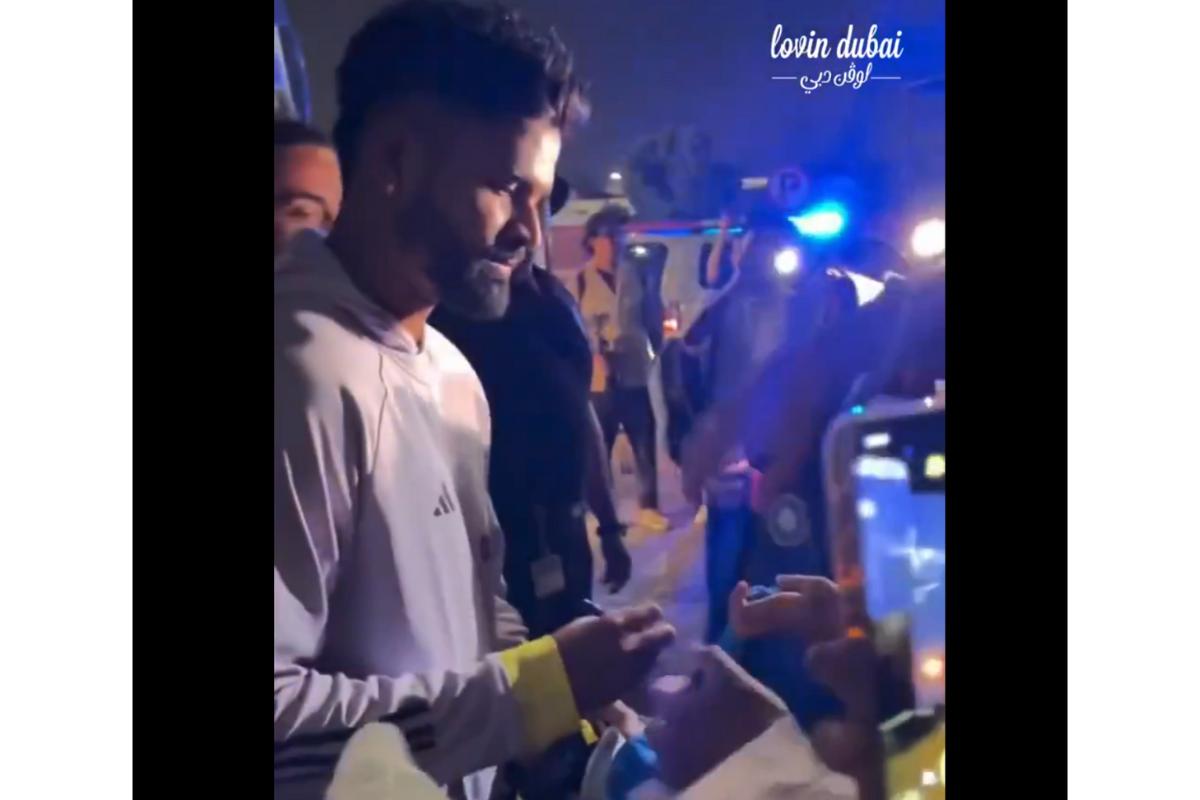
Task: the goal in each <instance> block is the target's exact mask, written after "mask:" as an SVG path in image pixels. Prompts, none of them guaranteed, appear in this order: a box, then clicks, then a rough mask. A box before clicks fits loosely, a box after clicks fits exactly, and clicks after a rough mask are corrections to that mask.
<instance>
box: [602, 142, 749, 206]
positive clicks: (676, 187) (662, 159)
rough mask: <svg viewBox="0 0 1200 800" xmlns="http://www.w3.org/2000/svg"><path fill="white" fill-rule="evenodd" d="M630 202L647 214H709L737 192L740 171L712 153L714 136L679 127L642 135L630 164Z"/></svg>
mask: <svg viewBox="0 0 1200 800" xmlns="http://www.w3.org/2000/svg"><path fill="white" fill-rule="evenodd" d="M625 171H626V179H625V185H626V187H627V191H628V194H629V201H630V202H631V203H632V204H633V207H634V208H635V209H636V210H637V215H638V216H639V217H641V218H643V219H708V218H713V217H717V216H719V215H720V214H721V213H722V212H723V211H724V210H726V209H728V208H729V206H730V205H731V204H732V203H733V202H734V200H735V199H736V197H737V192H738V187H739V180H740V175H739V174H738V171H737V170H736V169H735V168H734V167H733V166H732V165H730V164H724V163H718V162H715V161H714V160H713V157H712V139H711V137H710V136H709V135H708V134H707V133H705V132H704V131H701V130H699V129H697V128H694V127H692V126H678V127H674V128H671V129H668V130H666V131H664V132H662V133H660V134H657V135H654V136H650V137H647V138H645V139H643V140H642V141H641V142H640V143H639V144H638V145H637V147H636V148H634V151H633V153H632V154H631V155H630V157H629V160H628V163H627V165H626V167H625Z"/></svg>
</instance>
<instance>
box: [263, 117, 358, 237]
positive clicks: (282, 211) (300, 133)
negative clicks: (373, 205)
mask: <svg viewBox="0 0 1200 800" xmlns="http://www.w3.org/2000/svg"><path fill="white" fill-rule="evenodd" d="M341 205H342V173H341V170H340V169H339V168H338V159H337V153H335V152H333V145H331V144H330V143H329V140H328V139H326V138H325V135H324V134H323V133H321V132H320V131H318V130H316V129H315V128H310V127H309V126H307V125H305V124H304V123H302V122H296V121H294V120H290V119H277V120H275V255H277V256H278V255H279V253H280V252H281V251H282V250H283V247H284V245H285V244H286V243H287V241H288V239H290V238H291V237H292V236H293V235H295V233H296V232H297V231H301V230H306V229H310V228H311V229H315V230H322V231H328V230H329V229H330V227H332V226H333V221H334V220H335V219H337V215H338V209H339V208H341Z"/></svg>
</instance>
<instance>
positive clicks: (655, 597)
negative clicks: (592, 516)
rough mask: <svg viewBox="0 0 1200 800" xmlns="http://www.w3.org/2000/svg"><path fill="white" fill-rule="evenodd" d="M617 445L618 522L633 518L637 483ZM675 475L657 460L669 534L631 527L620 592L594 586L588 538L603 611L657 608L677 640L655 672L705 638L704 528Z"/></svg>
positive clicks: (661, 502) (669, 466)
mask: <svg viewBox="0 0 1200 800" xmlns="http://www.w3.org/2000/svg"><path fill="white" fill-rule="evenodd" d="M623 445H624V443H623V441H621V440H618V446H617V448H616V451H617V456H616V458H614V462H616V463H614V469H615V471H616V475H615V480H616V489H617V499H618V513H619V515H620V517H621V519H623V520H632V519H634V518H635V516H636V515H637V511H638V505H637V482H636V478H635V476H634V475H632V474H627V473H625V472H624V471H623V469H622V468H621V462H622V461H624V459H623V456H626V455H627V451H626V449H625V447H624V446H623ZM680 486H681V484H680V478H679V471H678V469H677V468H676V467H675V465H674V464H672V463H671V462H670V461H669V460H668V459H667V458H666V457H665V454H661V455H660V459H659V480H658V487H659V505H660V506H661V511H662V512H663V513H664V514H665V515H666V516H667V518H668V519H670V521H671V529H670V530H669V531H667V532H665V533H654V532H650V531H647V530H646V529H644V528H638V527H630V528H629V532H628V534H627V536H626V540H625V541H626V545H627V546H628V548H629V552H630V555H631V556H632V558H633V575H632V577H631V578H630V580H629V583H628V584H627V585H626V586H625V588H623V589H622V590H621V591H620V592H618V593H616V594H609V592H608V589H607V588H605V587H604V585H603V584H601V583H600V582H599V579H600V575H601V569H602V564H603V561H602V560H601V558H600V551H599V542H598V541H597V539H596V537H595V536H594V535H593V536H592V537H591V540H592V550H593V553H595V563H596V584H595V590H594V592H593V599H594V600H595V602H596V604H597V605H598V606H600V607H601V608H603V609H605V610H613V609H618V608H625V607H628V606H632V605H636V604H638V603H645V602H655V603H658V604H659V605H660V606H661V607H662V609H663V613H664V614H665V615H666V617H667V619H668V620H670V621H671V623H672V624H674V625H675V628H676V630H677V631H678V638H677V643H676V646H675V648H673V650H674V652H672V653H668V654H665V655H664V657H663V658H662V659H661V663H660V668H661V669H663V670H669V668H670V665H671V664H672V663H673V662H675V661H676V660H677V658H678V656H679V651H680V649H682V648H686V647H688V646H690V645H692V644H697V643H700V642H701V641H702V639H703V637H704V623H705V616H706V614H707V604H708V596H707V592H706V590H705V586H704V529H703V528H702V527H700V526H697V525H693V518H694V516H695V509H693V508H691V507H690V506H688V504H687V501H685V500H684V498H683V494H682V490H681V488H680Z"/></svg>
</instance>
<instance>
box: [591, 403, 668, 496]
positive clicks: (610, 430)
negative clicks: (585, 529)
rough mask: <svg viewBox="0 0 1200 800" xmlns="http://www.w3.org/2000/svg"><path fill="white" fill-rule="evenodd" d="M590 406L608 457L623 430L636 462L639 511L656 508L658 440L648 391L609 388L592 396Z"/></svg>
mask: <svg viewBox="0 0 1200 800" xmlns="http://www.w3.org/2000/svg"><path fill="white" fill-rule="evenodd" d="M592 406H593V407H594V408H595V409H596V416H597V417H598V418H599V419H600V428H601V429H602V430H603V431H604V444H605V446H606V448H607V453H608V454H609V456H610V457H611V455H612V449H613V444H614V443H616V441H617V433H618V432H620V430H621V428H624V429H625V435H626V436H628V437H629V442H630V444H632V445H633V456H634V460H635V461H636V462H637V473H638V487H639V490H638V502H639V503H641V506H642V508H658V456H657V450H658V446H657V442H658V440H657V437H656V435H655V428H654V407H653V406H651V405H650V390H649V389H647V388H646V387H645V386H632V387H628V386H617V385H609V387H608V390H607V391H605V392H603V393H602V394H593V395H592Z"/></svg>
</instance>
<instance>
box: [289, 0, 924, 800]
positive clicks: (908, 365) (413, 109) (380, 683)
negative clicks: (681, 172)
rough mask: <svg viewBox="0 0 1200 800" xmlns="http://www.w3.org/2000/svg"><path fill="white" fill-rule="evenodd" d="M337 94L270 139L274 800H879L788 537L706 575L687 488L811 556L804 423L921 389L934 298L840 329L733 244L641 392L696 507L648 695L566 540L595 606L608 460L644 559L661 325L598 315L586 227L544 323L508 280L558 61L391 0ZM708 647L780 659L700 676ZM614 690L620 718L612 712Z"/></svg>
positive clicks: (865, 719)
mask: <svg viewBox="0 0 1200 800" xmlns="http://www.w3.org/2000/svg"><path fill="white" fill-rule="evenodd" d="M337 90H338V91H337V93H338V101H339V109H338V119H337V123H336V125H335V127H334V131H333V136H332V139H328V138H326V137H324V136H323V135H321V134H320V133H319V132H317V131H315V130H313V129H311V128H309V127H307V126H305V125H303V124H301V123H297V122H291V121H279V120H277V121H276V124H275V266H274V270H275V413H274V417H275V439H274V442H275V444H274V455H275V458H274V461H275V512H274V513H275V522H274V526H275V548H274V550H275V595H274V596H275V672H274V698H275V717H274V720H275V727H274V730H275V764H274V766H275V794H276V797H278V798H289V799H292V798H295V799H299V798H321V797H331V798H336V799H337V800H384V799H385V798H389V799H390V798H400V797H423V796H429V797H445V796H449V797H460V798H470V799H471V800H476V799H477V798H489V797H491V798H512V797H517V796H520V797H522V798H526V800H534V799H535V798H539V797H546V798H551V797H569V796H580V797H597V798H601V797H603V798H608V797H618V796H619V797H650V796H656V797H658V796H661V797H671V796H682V797H694V798H733V797H738V798H743V797H746V798H755V797H798V798H849V797H855V796H859V797H864V798H876V797H882V796H883V789H882V786H883V776H882V759H881V757H880V749H879V748H880V744H879V740H878V734H877V729H876V723H877V719H876V712H875V709H874V706H873V696H874V694H873V693H874V689H873V677H872V675H873V673H872V664H873V661H872V659H873V653H872V652H871V646H870V643H869V642H868V641H866V640H863V639H859V638H853V637H850V636H848V635H847V633H846V631H845V626H844V625H843V624H842V622H841V618H840V610H839V603H838V596H837V589H836V587H835V586H834V584H833V583H832V582H831V581H830V580H829V566H828V559H827V557H826V556H825V554H824V553H823V551H822V549H821V546H820V541H821V538H822V537H820V536H813V537H811V540H812V546H811V547H809V548H800V549H798V550H797V549H795V548H793V549H792V550H791V551H789V553H790V554H784V553H779V552H770V551H765V550H763V549H762V548H759V549H758V550H756V551H754V552H749V551H746V550H745V549H744V545H743V544H736V545H735V546H734V547H733V548H732V549H730V548H729V547H728V546H725V545H724V544H722V543H723V542H724V541H725V540H724V539H723V537H722V532H723V531H725V530H727V529H728V525H729V515H727V514H725V513H723V512H724V509H722V508H719V507H717V506H716V505H713V504H712V503H711V498H712V497H714V496H715V495H716V494H717V492H716V491H715V490H714V488H713V481H718V482H719V481H721V480H729V478H730V476H741V477H743V478H745V481H746V485H751V484H752V485H753V486H754V487H755V491H754V493H753V498H752V502H751V503H750V505H751V506H752V510H753V512H754V514H755V516H756V517H757V518H763V517H764V516H765V515H766V514H767V513H768V512H769V509H770V507H771V504H772V503H774V502H775V501H776V499H777V498H778V497H780V496H783V495H789V494H790V495H792V496H798V497H800V498H802V499H803V500H804V501H805V503H806V507H807V508H808V509H809V510H810V512H811V516H812V518H811V521H810V524H811V526H812V529H813V530H818V529H819V526H820V525H822V524H823V523H822V511H821V508H822V500H821V497H820V495H821V491H820V480H819V460H818V459H817V453H818V452H819V447H817V442H818V440H819V437H820V435H821V432H822V431H823V430H824V427H825V426H826V425H827V424H828V421H829V420H830V419H831V418H832V416H833V415H835V414H836V413H837V412H838V411H839V410H840V409H841V408H843V407H845V405H846V403H848V402H854V401H855V399H856V398H862V397H864V396H868V395H871V394H881V393H897V394H914V393H916V395H915V396H920V394H922V393H927V387H928V386H931V385H932V381H933V380H934V379H935V378H941V377H944V370H943V364H942V361H941V359H940V355H941V353H942V352H943V347H942V344H941V343H942V341H943V340H944V332H943V331H942V330H941V328H939V327H938V326H937V324H936V323H932V324H931V322H930V321H931V320H943V319H944V313H942V309H943V307H944V306H943V305H939V303H942V304H944V283H942V282H941V280H940V278H939V277H938V276H936V275H935V276H931V277H929V278H928V279H926V280H912V281H907V282H903V283H897V284H895V285H893V284H889V286H888V289H887V290H885V292H884V293H883V295H882V297H881V298H880V300H878V301H876V303H874V304H872V306H869V307H867V308H864V309H857V308H856V306H857V304H856V303H854V302H850V301H848V300H847V298H848V297H850V298H851V300H852V298H853V294H852V290H853V285H852V284H851V285H849V290H848V289H847V284H848V281H847V279H845V278H844V277H842V276H838V275H836V274H829V273H827V272H826V270H824V269H806V270H800V271H799V274H798V276H797V278H796V280H795V281H794V282H792V283H790V284H788V285H787V287H786V288H785V290H781V289H780V282H779V280H778V275H777V274H775V273H774V272H773V271H772V270H771V269H770V268H769V265H770V263H771V258H773V256H774V254H776V253H778V252H779V250H780V249H781V248H788V247H792V246H798V243H797V240H796V238H795V236H796V234H795V231H794V229H792V227H791V226H790V225H789V224H787V222H786V220H784V219H782V218H779V217H771V216H769V215H767V216H763V217H761V218H757V219H755V220H752V221H751V224H750V229H751V234H750V236H749V237H747V239H746V242H745V243H744V245H742V246H740V249H739V250H738V253H737V257H736V261H737V264H736V277H735V278H734V280H733V281H732V282H731V284H730V286H729V287H728V288H727V289H726V290H724V292H723V293H722V294H721V296H720V297H719V298H718V300H717V301H716V302H715V303H714V304H713V305H712V306H710V308H709V309H708V310H707V311H706V312H705V313H704V315H703V316H702V317H701V318H700V319H699V320H698V321H697V322H696V323H695V325H693V326H692V328H691V329H690V332H689V334H688V336H687V338H686V339H685V340H684V341H683V342H682V343H681V344H680V345H679V347H678V348H677V352H676V357H677V358H678V360H680V361H681V362H685V363H684V368H683V369H681V370H679V373H680V374H683V373H685V372H687V371H688V370H689V369H691V370H692V371H693V372H696V373H698V374H700V375H702V376H703V380H701V381H700V386H701V388H700V389H699V390H696V388H695V387H694V386H686V387H682V388H680V387H676V388H675V389H673V390H672V389H669V390H668V394H672V395H673V396H677V397H682V398H683V399H684V401H685V404H686V405H687V414H688V415H689V424H688V426H687V427H688V430H687V432H686V433H687V435H686V437H685V439H684V442H685V445H684V446H683V448H682V451H681V455H680V460H681V461H682V466H683V475H684V479H685V489H686V492H687V494H688V495H689V497H691V498H692V499H694V500H695V501H696V503H697V505H700V504H702V503H703V502H704V500H705V498H706V497H707V498H709V499H710V505H712V506H713V507H711V508H709V510H708V515H707V516H708V525H709V535H708V544H709V563H710V569H709V578H710V580H709V591H710V594H711V597H712V600H713V603H712V605H713V608H714V609H715V610H714V613H713V614H711V615H710V620H709V637H708V638H709V640H710V644H709V645H708V646H704V647H701V646H698V645H697V646H695V647H693V648H691V649H689V651H688V656H687V661H686V663H687V665H688V666H687V668H686V669H683V670H679V671H678V672H679V674H661V670H660V669H659V668H658V667H657V666H656V665H657V664H658V662H659V656H660V655H661V654H662V653H663V652H664V650H665V649H666V648H668V647H669V646H671V645H672V643H673V642H674V640H675V638H676V633H675V630H674V628H673V626H672V625H671V624H670V623H669V622H668V621H667V620H666V619H664V616H663V613H662V611H661V609H659V608H657V607H656V606H653V605H639V606H635V607H632V608H628V609H624V610H621V611H615V612H609V613H602V612H601V611H600V610H599V608H598V607H597V606H596V605H595V604H594V603H593V602H592V584H593V564H592V551H591V548H590V546H589V544H588V538H587V525H586V518H587V514H588V513H589V512H590V514H591V515H593V516H594V517H595V519H596V522H597V525H596V532H597V535H598V538H599V541H600V552H601V555H602V558H603V561H604V565H603V567H604V569H603V578H602V583H603V584H605V585H607V586H608V587H609V589H610V590H617V589H619V588H620V587H621V586H623V585H624V584H625V583H626V582H627V581H628V580H629V578H630V575H631V570H633V569H635V568H636V565H635V564H633V563H632V559H631V558H630V554H629V552H628V550H627V548H626V546H625V542H624V539H625V524H624V523H622V521H621V520H620V519H619V518H618V514H617V511H616V503H615V500H614V496H613V477H612V475H611V474H610V466H609V465H610V457H611V453H612V449H613V446H614V442H615V440H616V437H617V433H618V431H619V430H621V429H623V430H624V431H625V433H626V435H627V436H628V438H629V440H630V442H631V444H632V446H633V451H634V454H635V462H636V471H637V474H638V482H639V487H640V491H639V505H640V512H639V514H638V517H637V520H636V522H637V523H638V524H640V525H642V526H644V527H647V528H650V529H657V530H663V529H665V528H666V526H667V522H666V520H665V518H664V517H663V515H662V513H661V510H660V509H659V507H658V506H659V503H658V497H657V472H658V466H657V464H656V444H655V443H656V441H657V433H656V427H655V426H656V423H655V417H654V412H653V409H652V406H651V403H650V394H649V388H648V386H649V378H650V371H651V368H652V366H653V359H654V357H655V354H656V353H661V352H662V350H663V342H662V340H661V322H660V320H661V316H660V313H661V309H656V308H655V305H654V303H653V300H654V299H655V298H653V297H651V298H648V299H647V297H645V296H644V293H643V294H638V293H630V292H622V291H619V286H618V282H619V281H620V280H621V279H622V274H621V271H620V270H618V269H616V265H617V262H618V253H620V252H621V250H622V248H623V239H622V236H623V234H622V231H623V227H624V226H625V224H626V223H627V222H628V220H627V219H626V218H624V217H622V216H620V215H619V214H614V213H612V212H610V211H609V212H605V213H603V214H601V215H598V216H597V217H596V218H594V219H592V220H590V221H589V223H588V226H587V233H586V237H585V248H586V253H585V254H584V255H585V257H586V259H587V263H586V265H585V267H584V268H583V269H582V270H581V272H580V278H579V284H578V286H576V287H575V289H576V291H575V294H574V295H573V294H572V293H571V292H570V291H568V289H567V288H566V287H564V286H563V285H562V283H561V282H559V281H558V279H556V278H555V277H554V276H553V275H552V274H551V273H550V272H549V271H548V270H546V269H544V268H543V267H544V265H539V264H537V263H536V260H537V254H538V253H539V252H541V251H542V245H543V242H544V239H545V237H546V236H547V234H548V227H549V219H550V217H551V216H552V215H553V213H555V212H556V211H557V210H558V207H560V206H561V204H562V203H563V202H564V199H565V198H564V195H565V193H564V192H563V191H562V183H561V181H560V180H556V166H557V163H558V159H559V155H560V152H561V149H562V147H563V146H564V140H565V139H568V138H569V135H570V133H571V131H572V130H573V129H574V128H575V127H576V126H578V125H580V124H583V123H584V122H585V120H586V118H587V117H588V115H589V113H590V109H589V105H588V101H587V97H586V92H585V89H584V84H583V83H582V81H581V79H580V77H579V76H578V75H577V74H576V72H575V69H574V66H573V63H572V59H571V56H570V53H569V52H568V51H567V49H566V48H565V46H564V45H563V44H562V43H561V42H560V41H559V40H558V39H557V38H556V37H555V36H554V35H553V34H543V33H541V32H539V31H537V30H536V29H534V28H533V27H532V26H531V25H530V24H528V23H527V22H526V21H525V20H524V19H523V18H522V17H521V16H520V15H519V14H517V13H515V12H513V11H511V10H507V9H504V8H502V7H498V6H492V7H486V8H484V7H476V6H472V5H467V4H465V3H460V2H457V0H407V2H403V3H399V4H396V5H394V6H390V7H389V8H387V9H386V10H384V11H383V12H381V13H379V14H377V15H376V16H374V17H373V18H372V19H370V20H369V21H368V22H366V24H365V25H364V26H363V27H362V28H361V29H360V30H359V31H358V32H357V33H356V34H355V35H354V36H353V38H352V39H351V41H350V43H349V45H348V46H347V50H346V52H345V55H344V58H343V60H342V62H341V65H340V67H339V69H338V72H337ZM568 146H569V145H568ZM848 291H849V292H850V294H849V295H848ZM629 296H633V297H635V298H636V300H635V301H634V302H632V303H623V302H622V298H624V297H629ZM914 309H916V310H914ZM656 315H657V316H656ZM768 320H773V322H771V323H770V324H765V323H764V321H768ZM897 331H900V334H899V335H897ZM668 351H669V348H668ZM664 355H666V354H664ZM764 404H766V405H764ZM706 487H707V491H706ZM738 524H744V523H738ZM731 541H736V542H741V543H744V542H745V537H736V536H735V537H732V539H731ZM718 564H720V565H732V566H733V568H732V569H727V570H724V571H722V569H720V568H718V566H717V565H718ZM763 583H766V584H770V585H771V586H772V587H773V591H772V592H770V593H769V594H766V595H762V596H760V595H757V594H752V591H751V585H752V584H763ZM731 633H732V635H733V636H734V638H735V639H736V640H737V641H739V642H753V641H754V640H757V639H759V638H761V637H763V636H764V635H767V634H773V635H777V634H788V638H789V641H791V642H792V644H791V645H790V646H789V648H788V649H785V650H779V649H771V648H767V649H764V650H762V651H761V652H757V653H755V652H753V651H752V650H745V651H742V650H740V649H738V650H737V652H734V653H733V654H732V655H731V654H730V653H729V652H727V650H730V649H731V648H730V647H729V645H728V641H727V639H726V637H727V635H728V634H731ZM717 642H722V643H724V644H725V649H722V648H721V647H718V646H716V645H715V644H713V643H717ZM733 655H736V656H737V658H736V659H735V658H734V657H732V656H733ZM739 662H740V663H739ZM781 664H782V665H783V668H782V669H781V668H780V665H781ZM647 685H648V686H649V687H650V691H649V692H648V696H649V698H650V705H649V707H644V708H637V709H634V708H631V707H630V706H629V705H626V703H625V702H623V701H622V698H626V699H627V698H629V697H630V696H631V695H632V693H634V691H635V690H636V689H638V688H639V687H645V686H647ZM614 742H617V743H618V744H623V745H624V746H622V747H614V745H613V743H614ZM606 747H607V748H609V749H608V750H605V748H606ZM605 752H607V753H608V754H609V756H611V757H610V758H609V761H608V763H607V767H606V769H602V768H599V767H597V764H598V763H600V762H601V761H602V760H603V759H602V758H601V756H598V755H597V754H598V753H599V754H603V753H605ZM597 770H599V771H600V772H601V773H603V774H604V776H605V777H604V778H603V780H601V784H602V785H601V786H600V788H599V789H597V788H595V786H592V785H591V784H589V783H588V781H589V780H590V781H591V782H592V784H594V783H595V782H596V781H597V780H600V779H598V778H597V777H596V774H597ZM589 787H590V788H589ZM589 793H590V794H589Z"/></svg>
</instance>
